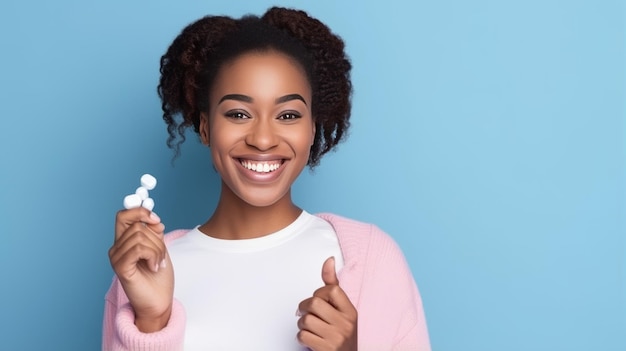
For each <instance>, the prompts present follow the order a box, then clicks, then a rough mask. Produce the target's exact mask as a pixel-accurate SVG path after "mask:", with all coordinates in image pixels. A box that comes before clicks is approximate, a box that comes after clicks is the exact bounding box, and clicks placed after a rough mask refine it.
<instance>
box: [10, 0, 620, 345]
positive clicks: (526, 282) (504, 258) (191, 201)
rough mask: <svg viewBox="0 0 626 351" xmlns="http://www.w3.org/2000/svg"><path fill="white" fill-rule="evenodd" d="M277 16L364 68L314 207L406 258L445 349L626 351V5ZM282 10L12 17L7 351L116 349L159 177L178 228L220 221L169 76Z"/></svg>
mask: <svg viewBox="0 0 626 351" xmlns="http://www.w3.org/2000/svg"><path fill="white" fill-rule="evenodd" d="M277 3H278V4H281V5H286V6H296V7H299V8H302V9H305V10H307V11H308V12H310V13H311V14H312V15H314V16H316V17H318V18H319V19H321V20H322V21H324V22H326V23H328V24H329V25H330V26H331V28H333V29H334V30H335V32H337V33H338V34H339V35H341V36H342V37H343V38H344V39H345V41H346V43H347V50H348V53H349V55H350V57H351V59H352V63H353V66H354V70H353V83H354V87H355V89H354V100H353V103H354V108H353V120H352V122H353V127H352V130H351V135H350V138H349V139H348V141H347V142H346V143H344V144H342V145H341V146H340V148H339V150H338V152H336V153H333V154H331V155H329V156H328V157H326V158H325V159H323V160H322V164H321V166H320V167H319V168H317V169H316V171H315V172H314V173H310V172H308V171H305V172H304V173H303V175H302V176H301V178H300V179H299V180H298V182H297V183H296V185H295V189H294V195H295V198H296V200H297V201H298V203H299V204H300V205H301V206H302V207H304V208H305V209H307V210H308V211H310V212H319V211H331V212H336V213H339V214H342V215H344V216H348V217H353V218H355V219H359V220H363V221H368V222H374V223H376V224H377V225H379V226H380V227H381V228H383V229H384V230H386V231H387V232H388V233H390V235H392V236H393V237H394V238H395V239H396V240H397V241H398V242H399V244H400V245H401V247H402V248H403V250H404V252H405V254H406V257H407V260H408V261H409V263H410V265H411V268H412V271H413V274H414V276H415V279H416V281H417V282H418V285H419V287H420V290H421V293H422V297H423V299H424V307H425V310H426V315H427V319H428V325H429V329H430V335H431V340H432V345H433V349H434V350H441V351H468V350H469V351H502V350H520V351H521V350H572V351H583V350H607V351H609V350H611V351H613V350H614V351H623V350H625V349H626V336H625V334H626V332H625V331H626V317H625V316H626V286H625V281H626V280H625V278H626V255H625V250H626V242H625V240H624V235H625V234H626V201H625V199H626V142H625V135H626V123H625V116H626V113H625V112H626V111H625V109H626V103H625V101H626V100H625V99H626V85H625V84H626V73H625V72H626V71H625V67H626V51H625V45H626V36H625V33H626V7H625V4H624V2H621V1H592V0H589V1H555V0H543V1H538V0H532V1H521V0H520V1H495V0H494V1H488V0H476V1H462V0H448V1H437V2H431V1H396V0H389V1H370V2H351V3H349V2H347V1H344V2H336V1H304V0H303V1H285V2H280V1H278V2H277ZM271 4H273V3H271V2H269V1H256V2H251V1H121V0H109V1H71V0H57V1H16V0H12V1H11V0H10V1H3V2H2V4H0V45H1V46H0V52H1V55H0V99H1V100H0V101H1V104H0V116H1V118H2V126H1V127H0V128H1V129H2V132H1V136H0V157H1V158H0V167H1V168H0V169H1V171H0V210H1V211H0V234H1V235H2V238H1V241H0V273H1V278H2V283H1V287H0V297H1V300H0V301H1V302H0V345H1V346H0V348H1V349H3V350H97V349H99V347H100V341H101V336H100V327H101V318H102V308H103V297H104V294H105V292H106V290H107V288H108V286H109V284H110V281H111V277H112V270H111V268H110V266H109V263H108V257H107V250H108V248H109V246H110V245H111V242H112V235H113V232H112V229H113V220H114V214H115V212H116V211H117V210H118V209H119V208H120V206H121V200H122V197H123V196H124V195H126V194H127V193H129V192H132V191H133V190H134V189H135V187H136V186H137V185H138V179H139V176H140V175H141V174H143V173H145V172H150V173H152V174H154V175H155V176H157V178H158V180H159V185H158V187H157V189H155V190H154V191H153V192H152V195H153V197H154V198H155V200H156V208H155V210H156V212H157V213H159V215H160V216H161V217H162V218H163V220H164V223H165V224H166V226H168V228H170V229H173V228H180V227H191V226H194V225H196V224H199V223H201V222H203V221H204V220H205V219H206V218H207V216H208V215H209V214H210V212H211V210H212V209H213V207H214V205H215V202H216V199H217V194H218V189H219V188H218V178H217V176H216V174H215V173H214V171H213V170H212V168H211V165H210V159H209V153H208V150H207V149H206V148H204V147H202V146H201V145H200V144H199V143H198V141H197V138H196V137H195V136H192V135H190V136H189V138H188V142H187V143H186V144H185V145H184V147H183V150H182V156H181V157H180V158H179V159H177V160H176V161H175V163H174V166H173V167H172V163H171V159H172V153H171V151H170V150H169V149H167V148H166V147H165V138H166V132H165V124H164V123H163V122H162V120H161V111H160V105H159V101H158V98H157V95H156V83H157V80H158V62H159V58H160V56H161V55H162V53H163V52H164V51H165V49H166V48H167V46H168V44H169V43H170V42H171V40H172V39H173V38H174V37H175V36H176V35H177V34H178V33H179V31H180V30H181V29H182V28H183V27H184V26H185V25H186V24H188V23H189V22H191V21H193V20H195V19H197V18H199V17H201V16H203V15H206V14H227V15H233V16H240V15H243V14H245V13H257V14H259V13H262V12H263V11H264V10H265V9H266V8H267V7H269V6H270V5H271Z"/></svg>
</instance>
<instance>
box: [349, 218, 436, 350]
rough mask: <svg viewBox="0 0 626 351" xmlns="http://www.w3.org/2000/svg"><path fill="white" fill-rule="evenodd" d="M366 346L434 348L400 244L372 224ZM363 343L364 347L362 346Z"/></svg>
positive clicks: (362, 328) (362, 314) (363, 325)
mask: <svg viewBox="0 0 626 351" xmlns="http://www.w3.org/2000/svg"><path fill="white" fill-rule="evenodd" d="M359 305H360V306H359V307H360V308H359V337H361V336H362V335H363V334H365V335H371V336H365V335H363V336H365V337H364V338H363V339H362V340H361V341H362V343H361V344H360V345H359V347H360V349H363V350H370V349H371V350H416V351H430V341H429V337H428V329H427V327H426V318H425V315H424V309H423V306H422V299H421V296H420V293H419V291H418V289H417V284H416V283H415V280H414V279H413V275H412V273H411V270H410V268H409V266H408V264H407V262H406V259H405V257H404V255H403V254H402V251H401V249H400V247H399V246H398V245H397V244H396V242H395V241H394V240H393V239H392V238H391V237H390V236H389V235H387V234H386V233H384V232H383V231H381V230H380V229H379V228H378V227H376V226H372V227H371V237H370V242H369V248H368V250H367V255H366V264H365V274H364V278H363V286H362V290H361V301H360V303H359ZM361 346H363V347H361Z"/></svg>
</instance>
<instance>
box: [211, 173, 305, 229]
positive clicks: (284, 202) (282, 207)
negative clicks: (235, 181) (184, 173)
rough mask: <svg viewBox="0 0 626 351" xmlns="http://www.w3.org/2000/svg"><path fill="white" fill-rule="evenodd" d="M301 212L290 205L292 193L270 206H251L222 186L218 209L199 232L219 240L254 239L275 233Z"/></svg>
mask: <svg viewBox="0 0 626 351" xmlns="http://www.w3.org/2000/svg"><path fill="white" fill-rule="evenodd" d="M301 213H302V210H301V209H300V208H298V207H297V206H296V205H294V203H293V202H291V191H289V192H288V193H287V194H285V196H283V197H282V198H281V199H280V200H278V201H277V202H275V203H274V204H272V205H270V206H265V207H258V206H252V205H250V204H248V203H247V202H245V201H243V200H242V199H241V198H239V197H238V196H237V195H235V194H234V193H233V192H232V191H230V189H229V188H228V186H226V185H225V184H223V185H222V192H221V195H220V200H219V202H218V204H217V208H216V209H215V212H213V215H212V216H211V218H209V220H208V221H207V222H206V223H204V224H203V225H201V226H200V227H199V229H200V231H201V232H202V233H204V234H206V235H208V236H211V237H214V238H217V239H228V240H238V239H254V238H258V237H262V236H265V235H268V234H271V233H275V232H277V231H279V230H281V229H283V228H285V227H286V226H288V225H289V224H291V223H293V221H295V220H296V218H298V216H299V215H300V214H301Z"/></svg>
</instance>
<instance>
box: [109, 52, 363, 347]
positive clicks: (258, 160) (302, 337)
mask: <svg viewBox="0 0 626 351" xmlns="http://www.w3.org/2000/svg"><path fill="white" fill-rule="evenodd" d="M209 102H210V104H209V106H212V109H211V110H210V111H208V112H207V113H206V114H204V115H203V116H202V119H201V123H200V137H201V140H202V142H203V143H204V144H205V145H207V146H210V148H211V153H212V158H213V162H214V166H215V168H216V169H217V171H218V172H219V174H220V176H221V178H222V190H221V194H220V200H219V202H218V206H217V208H216V210H215V212H214V213H213V215H212V216H211V217H210V218H209V220H208V221H207V222H206V223H204V224H203V225H202V226H200V228H199V229H200V231H201V232H203V233H205V234H206V235H210V236H212V237H216V238H221V239H230V240H237V239H249V238H256V237H261V236H264V235H268V234H270V233H273V232H276V231H278V230H280V229H282V228H285V227H286V226H288V225H289V224H290V223H292V222H293V221H294V220H295V219H296V218H297V217H298V216H299V215H300V213H301V212H302V210H301V209H300V208H298V207H297V206H296V205H295V204H294V203H293V202H292V198H291V186H292V184H293V182H294V181H295V179H296V178H297V177H298V176H299V174H300V173H301V171H302V170H303V168H304V167H305V166H306V164H307V162H308V158H309V153H310V147H311V145H312V143H313V141H314V136H315V125H314V122H313V116H312V114H311V107H310V106H311V90H310V86H309V82H308V80H307V78H306V75H305V74H304V72H303V71H302V69H301V68H300V66H299V65H297V64H296V63H294V61H293V60H291V59H290V58H289V57H286V56H284V55H282V54H280V53H276V52H267V53H257V54H247V55H246V54H244V55H241V56H239V57H238V58H236V59H234V60H233V61H232V62H231V63H228V64H226V65H224V67H222V69H221V70H220V73H219V74H218V76H217V77H216V80H215V83H214V85H213V88H212V91H211V94H210V96H209ZM249 163H253V164H254V165H255V167H256V165H257V164H258V165H261V166H268V165H267V164H271V165H272V166H273V167H276V169H275V170H273V171H272V172H269V171H265V172H263V171H254V170H251V169H249V168H246V167H245V166H243V164H249ZM115 229H116V230H115V243H114V245H113V247H112V248H111V250H110V251H109V256H110V259H111V264H112V266H113V269H114V270H115V272H116V274H117V276H118V278H119V280H120V282H121V284H122V287H123V288H124V291H125V292H126V295H127V296H128V297H129V300H130V303H131V305H132V307H133V309H134V311H135V316H136V320H135V324H136V325H137V327H138V328H139V330H140V331H142V332H146V333H148V332H154V331H158V330H161V329H162V328H163V327H165V325H166V324H167V322H168V320H169V318H170V314H171V310H172V301H173V287H174V272H173V270H172V268H171V267H172V264H171V262H170V261H169V257H168V255H167V249H166V247H165V245H164V243H163V231H164V226H163V225H162V224H161V222H160V219H158V217H154V216H151V215H150V212H149V211H147V210H146V209H143V208H137V209H132V210H125V211H120V212H119V213H118V215H117V218H116V226H115ZM242 233H243V234H242ZM321 271H322V279H323V281H324V286H322V287H320V288H319V289H317V290H316V291H315V292H313V294H312V296H311V297H310V298H307V299H305V300H303V301H302V302H301V303H300V304H299V306H298V310H299V312H300V314H301V318H300V319H299V320H298V327H299V329H300V332H299V333H298V335H297V338H298V341H299V342H300V343H301V344H302V345H304V346H307V347H309V348H311V349H312V350H315V351H318V350H356V348H357V312H356V309H355V308H354V306H353V305H352V303H351V301H350V299H349V298H348V296H347V295H346V294H345V292H344V291H343V289H342V288H341V287H340V286H339V281H338V280H337V276H336V273H335V264H334V259H332V258H331V259H329V260H327V261H326V262H325V263H324V265H323V267H322V269H321ZM277 288H280V287H277Z"/></svg>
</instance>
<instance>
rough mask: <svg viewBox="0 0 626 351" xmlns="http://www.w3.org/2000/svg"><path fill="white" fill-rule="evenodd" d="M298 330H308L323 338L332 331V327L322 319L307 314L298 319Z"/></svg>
mask: <svg viewBox="0 0 626 351" xmlns="http://www.w3.org/2000/svg"><path fill="white" fill-rule="evenodd" d="M298 329H300V330H308V331H309V332H311V333H313V334H315V335H317V336H319V337H323V336H324V335H326V334H327V332H328V331H329V330H330V329H331V326H330V325H329V324H328V322H326V321H324V320H323V319H321V318H320V317H318V316H316V315H314V314H311V313H306V314H304V315H303V316H302V317H300V319H298Z"/></svg>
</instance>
